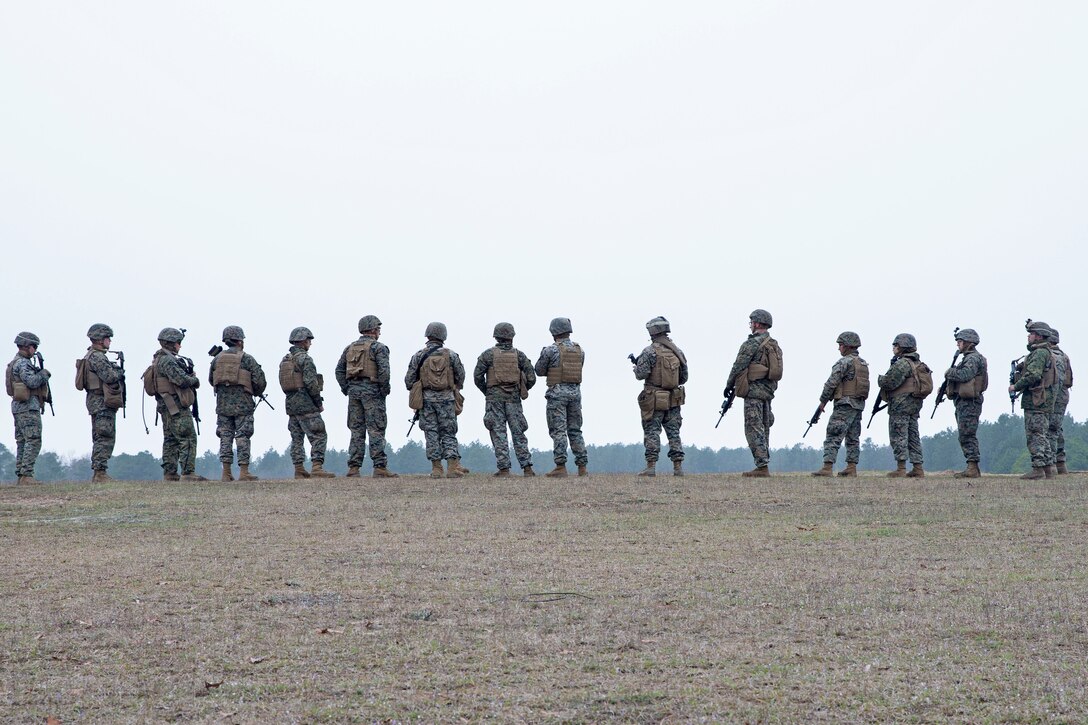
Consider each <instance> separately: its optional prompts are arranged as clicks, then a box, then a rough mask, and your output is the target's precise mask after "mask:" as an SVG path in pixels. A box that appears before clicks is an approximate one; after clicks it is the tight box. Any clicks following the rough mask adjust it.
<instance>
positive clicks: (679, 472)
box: [672, 461, 684, 476]
mask: <svg viewBox="0 0 1088 725" xmlns="http://www.w3.org/2000/svg"><path fill="white" fill-rule="evenodd" d="M672 475H674V476H683V475H684V462H683V461H673V462H672Z"/></svg>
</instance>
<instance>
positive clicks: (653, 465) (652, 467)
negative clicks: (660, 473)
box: [638, 458, 657, 476]
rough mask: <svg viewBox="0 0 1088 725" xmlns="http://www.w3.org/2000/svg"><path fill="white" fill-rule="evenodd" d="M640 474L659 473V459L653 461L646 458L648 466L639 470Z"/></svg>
mask: <svg viewBox="0 0 1088 725" xmlns="http://www.w3.org/2000/svg"><path fill="white" fill-rule="evenodd" d="M638 475H640V476H656V475H657V461H651V460H650V459H648V458H647V459H646V467H645V468H643V469H642V470H641V471H639V472H638Z"/></svg>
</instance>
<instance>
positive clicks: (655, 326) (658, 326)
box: [646, 316, 672, 335]
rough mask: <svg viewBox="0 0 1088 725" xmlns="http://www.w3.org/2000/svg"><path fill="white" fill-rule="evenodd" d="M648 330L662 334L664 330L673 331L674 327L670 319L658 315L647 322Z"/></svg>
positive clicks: (651, 332) (655, 333) (654, 333)
mask: <svg viewBox="0 0 1088 725" xmlns="http://www.w3.org/2000/svg"><path fill="white" fill-rule="evenodd" d="M646 330H647V331H648V332H649V333H650V334H651V335H660V334H662V333H664V332H672V328H670V327H669V321H668V320H666V319H665V318H664V317H661V316H658V317H655V318H654V319H652V320H650V321H649V322H647V323H646Z"/></svg>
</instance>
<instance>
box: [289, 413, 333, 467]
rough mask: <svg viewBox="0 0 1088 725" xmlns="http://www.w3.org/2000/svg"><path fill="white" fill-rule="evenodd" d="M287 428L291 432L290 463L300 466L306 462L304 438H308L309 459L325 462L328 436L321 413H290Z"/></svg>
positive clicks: (315, 461)
mask: <svg viewBox="0 0 1088 725" xmlns="http://www.w3.org/2000/svg"><path fill="white" fill-rule="evenodd" d="M287 430H288V432H290V433H291V463H293V464H295V465H296V466H301V465H302V464H303V463H305V462H306V446H305V439H306V438H309V439H310V458H311V460H313V462H314V463H324V462H325V447H326V446H327V445H328V444H329V436H328V434H327V433H326V432H325V420H324V419H323V418H322V417H321V413H306V414H304V415H292V416H290V417H289V418H288V419H287Z"/></svg>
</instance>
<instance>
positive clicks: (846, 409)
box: [824, 404, 863, 465]
mask: <svg viewBox="0 0 1088 725" xmlns="http://www.w3.org/2000/svg"><path fill="white" fill-rule="evenodd" d="M862 412H863V411H861V410H858V409H857V408H855V407H853V406H850V405H842V404H840V405H836V406H835V408H834V410H832V411H831V417H830V418H828V419H827V434H826V435H825V436H824V463H830V464H834V463H835V459H836V458H838V457H839V446H840V445H842V441H843V439H844V438H845V439H846V462H847V463H853V464H855V465H856V464H857V462H858V461H859V460H860V459H861V414H862Z"/></svg>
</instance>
